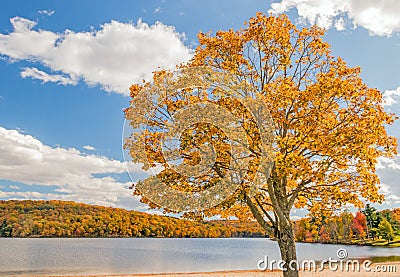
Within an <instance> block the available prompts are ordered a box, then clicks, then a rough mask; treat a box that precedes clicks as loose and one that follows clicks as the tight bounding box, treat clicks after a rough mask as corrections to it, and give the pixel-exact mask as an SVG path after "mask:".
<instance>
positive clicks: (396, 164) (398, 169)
mask: <svg viewBox="0 0 400 277" xmlns="http://www.w3.org/2000/svg"><path fill="white" fill-rule="evenodd" d="M377 173H378V176H379V178H380V180H381V188H380V190H379V192H381V193H382V194H384V195H385V202H386V204H388V205H389V206H392V207H393V206H398V204H399V203H400V187H399V186H398V180H399V179H400V155H397V156H396V157H394V158H393V159H389V158H385V157H381V158H379V159H378V164H377Z"/></svg>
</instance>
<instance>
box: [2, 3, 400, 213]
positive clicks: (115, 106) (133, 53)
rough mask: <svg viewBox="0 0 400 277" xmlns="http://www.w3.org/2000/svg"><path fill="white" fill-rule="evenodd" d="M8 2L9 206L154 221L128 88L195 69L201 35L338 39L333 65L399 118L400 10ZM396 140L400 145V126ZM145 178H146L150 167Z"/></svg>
mask: <svg viewBox="0 0 400 277" xmlns="http://www.w3.org/2000/svg"><path fill="white" fill-rule="evenodd" d="M359 2H360V1H353V0H349V1H343V0H341V1H333V0H332V1H331V0H327V1H316V0H303V1H295V0H282V1H273V2H271V1H256V0H251V1H247V0H246V1H232V0H230V1H227V0H220V1H211V0H209V1H183V0H180V1H178V0H174V1H172V0H162V1H145V0H143V1H137V0H136V1H124V0H118V1H101V0H97V1H74V0H70V1H62V0H60V1H22V0H16V1H8V2H7V4H3V5H2V9H1V10H0V84H1V85H0V199H11V198H12V199H15V198H16V199H27V198H29V199H64V200H74V201H80V202H86V203H94V204H102V205H108V206H117V207H124V208H129V209H137V210H146V207H145V206H144V205H142V204H140V203H139V202H138V201H137V199H135V198H134V197H132V196H130V194H131V191H130V190H128V189H127V187H128V186H129V184H130V180H129V178H128V175H127V174H126V173H125V166H124V161H123V156H122V151H121V139H122V138H121V136H122V127H123V123H124V118H123V112H122V111H123V109H124V108H126V107H127V106H128V105H129V97H128V96H127V95H128V88H129V85H130V84H132V83H135V82H137V81H140V80H141V79H143V78H145V79H149V78H150V76H151V72H152V71H153V70H155V69H156V68H157V66H161V67H166V68H173V67H174V65H175V64H177V63H180V62H184V61H186V60H188V59H189V58H190V56H191V53H192V51H193V49H194V48H195V46H196V41H197V39H196V34H197V33H198V32H199V31H203V32H207V31H212V32H215V31H217V30H219V29H223V30H224V29H229V28H234V29H239V28H241V27H243V22H244V21H246V20H248V18H249V17H251V16H254V15H255V13H256V12H257V11H262V12H265V13H268V12H271V13H280V12H284V13H287V14H288V15H289V16H290V18H291V19H292V20H293V21H294V22H296V23H297V24H298V25H299V26H309V25H310V24H313V23H316V24H318V25H320V26H322V27H325V28H327V30H328V31H327V34H326V36H325V39H326V41H328V42H329V43H330V44H331V45H332V50H333V53H334V54H335V55H337V56H341V57H343V58H344V60H345V61H347V62H348V64H349V65H351V66H361V68H362V74H361V76H362V77H363V79H364V81H365V82H366V83H367V84H368V85H369V86H371V87H376V88H378V89H379V90H381V91H382V93H384V95H385V99H386V101H387V104H386V109H387V110H388V111H391V112H396V113H399V114H400V103H398V101H400V78H399V70H398V68H399V67H400V56H399V52H400V51H399V50H400V37H399V31H400V18H399V17H398V16H397V15H398V14H399V13H400V4H399V3H398V2H397V1H395V0H381V1H363V2H362V3H359ZM389 132H390V134H392V135H394V136H396V137H399V135H400V126H399V124H398V122H397V123H396V124H395V125H394V126H392V127H390V129H389ZM378 168H379V170H378V172H379V176H380V177H381V181H382V189H381V191H382V193H384V194H385V195H386V199H387V200H386V202H385V204H384V205H382V206H380V207H381V208H386V207H398V206H399V204H400V187H399V186H398V181H397V180H400V158H396V159H394V160H387V159H382V160H380V162H379V165H378ZM134 170H136V176H137V178H139V177H140V176H142V175H143V173H141V171H140V167H139V166H137V167H135V168H134Z"/></svg>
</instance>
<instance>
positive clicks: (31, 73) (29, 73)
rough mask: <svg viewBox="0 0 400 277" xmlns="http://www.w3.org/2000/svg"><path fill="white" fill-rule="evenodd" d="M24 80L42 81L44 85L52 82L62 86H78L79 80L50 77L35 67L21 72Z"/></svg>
mask: <svg viewBox="0 0 400 277" xmlns="http://www.w3.org/2000/svg"><path fill="white" fill-rule="evenodd" d="M21 77H22V78H32V79H38V80H41V81H42V82H43V83H47V82H51V83H57V84H60V85H76V84H77V82H78V80H76V79H75V80H74V79H72V78H71V77H70V76H68V77H65V76H62V75H58V74H55V75H50V74H47V73H46V72H44V71H41V70H39V69H37V68H35V67H24V68H22V71H21Z"/></svg>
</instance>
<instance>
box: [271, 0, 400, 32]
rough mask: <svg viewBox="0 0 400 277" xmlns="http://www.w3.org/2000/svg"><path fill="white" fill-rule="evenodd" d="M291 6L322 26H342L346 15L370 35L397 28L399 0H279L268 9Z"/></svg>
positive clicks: (399, 27) (283, 9)
mask: <svg viewBox="0 0 400 277" xmlns="http://www.w3.org/2000/svg"><path fill="white" fill-rule="evenodd" d="M293 8H296V9H297V12H298V14H299V16H300V18H301V19H304V20H306V21H309V22H310V23H311V24H314V23H315V24H318V25H319V26H321V27H324V28H330V27H332V26H335V27H336V28H337V29H338V30H343V29H344V27H345V25H344V22H345V21H344V18H345V17H347V18H348V19H349V20H350V21H351V22H352V24H353V26H354V27H357V26H361V27H364V28H366V29H367V30H368V31H369V32H370V33H371V34H373V35H379V36H390V35H392V34H393V33H395V32H398V31H400V17H399V16H398V15H399V13H400V1H398V0H363V1H359V0H282V1H280V2H277V3H272V4H271V9H270V10H269V12H271V13H273V14H278V13H283V12H286V11H288V10H291V9H293Z"/></svg>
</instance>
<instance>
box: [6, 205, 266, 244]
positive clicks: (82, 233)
mask: <svg viewBox="0 0 400 277" xmlns="http://www.w3.org/2000/svg"><path fill="white" fill-rule="evenodd" d="M264 236H265V232H264V231H263V230H262V228H261V227H259V225H258V224H257V223H256V222H243V223H241V222H238V221H232V220H229V221H224V220H218V221H216V220H214V221H202V222H196V221H189V220H184V219H179V218H174V217H169V216H160V215H151V214H147V213H144V212H138V211H127V210H124V209H119V208H110V207H102V206H95V205H88V204H82V203H75V202H70V201H58V200H50V201H41V200H40V201H34V200H8V201H4V200H0V237H178V238H182V237H208V238H217V237H264Z"/></svg>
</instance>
